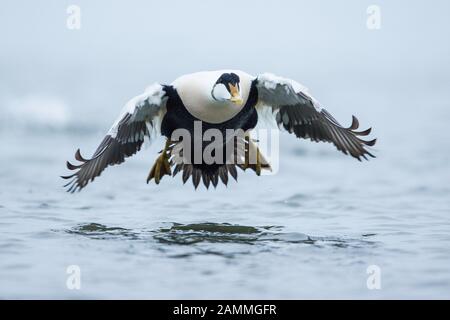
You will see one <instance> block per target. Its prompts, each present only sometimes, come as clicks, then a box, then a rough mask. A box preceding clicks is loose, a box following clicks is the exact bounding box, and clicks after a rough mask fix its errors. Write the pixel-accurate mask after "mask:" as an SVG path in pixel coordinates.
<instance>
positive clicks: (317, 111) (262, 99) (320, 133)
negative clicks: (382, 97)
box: [254, 74, 376, 161]
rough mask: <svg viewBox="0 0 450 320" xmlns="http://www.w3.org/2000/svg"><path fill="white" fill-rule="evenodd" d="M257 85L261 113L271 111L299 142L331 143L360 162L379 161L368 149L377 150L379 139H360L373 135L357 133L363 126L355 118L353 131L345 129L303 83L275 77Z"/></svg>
mask: <svg viewBox="0 0 450 320" xmlns="http://www.w3.org/2000/svg"><path fill="white" fill-rule="evenodd" d="M254 81H255V84H256V88H257V90H258V104H257V109H259V111H264V109H266V108H270V111H271V112H269V114H270V116H271V117H274V118H275V120H276V122H277V124H278V126H279V127H283V128H284V129H285V130H287V131H288V132H290V133H294V134H295V135H296V136H297V137H298V138H304V139H310V140H311V141H315V142H319V141H324V142H331V143H333V144H334V145H335V146H336V148H337V149H338V150H340V151H342V152H343V153H345V154H350V155H351V156H352V157H354V158H356V159H358V160H360V161H361V158H364V159H366V160H367V156H369V157H373V158H374V157H375V156H374V155H373V154H371V153H370V152H369V151H368V150H367V149H366V147H367V146H373V145H374V144H375V142H376V139H374V140H371V141H366V140H362V139H361V138H359V137H360V136H367V135H369V134H370V132H371V128H369V129H367V130H364V131H356V129H358V127H359V122H358V119H357V118H356V117H355V116H353V118H352V124H351V125H350V127H348V128H345V127H343V126H341V125H340V124H339V122H337V120H336V119H334V118H333V116H332V115H331V114H330V113H328V111H326V110H325V109H324V108H322V107H321V106H320V104H319V103H318V102H317V100H315V99H314V98H313V97H312V96H311V95H309V93H308V91H307V89H306V88H305V87H303V86H302V85H300V84H299V83H297V82H295V81H293V80H290V79H284V78H280V77H277V76H274V75H272V74H262V75H259V76H258V77H257V78H256V79H255V80H254ZM262 114H267V112H265V113H264V112H262Z"/></svg>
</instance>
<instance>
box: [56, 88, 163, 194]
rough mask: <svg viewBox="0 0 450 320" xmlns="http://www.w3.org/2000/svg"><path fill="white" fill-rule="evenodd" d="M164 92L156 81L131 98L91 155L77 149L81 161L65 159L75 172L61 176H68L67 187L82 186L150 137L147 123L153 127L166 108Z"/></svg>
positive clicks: (122, 160) (68, 188)
mask: <svg viewBox="0 0 450 320" xmlns="http://www.w3.org/2000/svg"><path fill="white" fill-rule="evenodd" d="M165 94H166V93H165V90H164V87H163V86H161V85H159V84H155V85H153V86H151V87H149V88H148V89H147V90H146V91H145V93H144V94H142V95H139V96H137V97H135V98H133V99H131V100H130V101H129V102H128V103H127V104H126V106H125V108H124V110H123V111H122V113H121V115H120V116H119V118H118V119H117V121H116V122H115V123H114V124H113V126H112V127H111V129H110V130H109V132H108V133H107V135H106V136H105V137H104V139H103V140H102V142H101V143H100V145H99V146H98V147H97V149H96V150H95V152H94V154H93V156H92V158H91V159H86V158H84V157H83V156H82V155H81V152H80V149H78V150H77V151H76V152H75V159H76V160H77V161H79V162H81V163H80V164H76V165H75V164H72V163H70V162H67V163H66V166H67V168H68V169H69V170H76V172H75V173H73V174H71V175H67V176H63V177H62V178H63V179H68V180H70V181H69V182H68V183H67V184H66V185H65V186H64V187H66V188H67V191H68V192H75V191H79V190H81V189H83V188H84V187H85V186H86V185H87V184H88V183H89V182H91V181H93V180H94V179H95V178H96V177H98V176H100V175H101V173H102V172H103V170H105V169H106V168H107V167H108V166H112V165H116V164H121V163H122V162H124V161H125V159H126V158H127V157H130V156H132V155H134V154H135V153H136V152H138V151H139V150H140V149H141V147H142V144H143V143H144V139H145V138H146V137H147V138H151V134H150V130H149V127H150V128H154V127H155V126H156V123H159V122H160V119H161V118H162V117H163V116H164V114H165V112H166V108H165V103H166V101H167V97H166V95H165ZM158 121H159V122H158Z"/></svg>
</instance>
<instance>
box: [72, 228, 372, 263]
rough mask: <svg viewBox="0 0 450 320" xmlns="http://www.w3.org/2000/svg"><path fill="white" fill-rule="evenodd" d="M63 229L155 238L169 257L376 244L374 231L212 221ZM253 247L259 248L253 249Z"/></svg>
mask: <svg viewBox="0 0 450 320" xmlns="http://www.w3.org/2000/svg"><path fill="white" fill-rule="evenodd" d="M65 232H67V233H69V234H72V235H80V236H85V237H89V238H92V239H100V240H112V239H117V240H121V239H123V240H141V241H148V242H155V241H156V243H157V246H158V249H159V250H160V251H162V252H169V251H170V252H172V253H173V251H171V249H173V248H175V247H176V248H178V249H177V250H176V251H177V253H176V254H169V256H172V257H176V258H183V257H189V256H192V255H196V254H215V255H222V256H225V257H233V256H235V255H236V254H244V253H245V254H248V253H256V252H262V251H267V250H269V251H270V250H275V249H274V248H276V247H277V246H279V245H283V244H296V245H305V246H311V245H313V246H314V247H317V248H321V247H335V248H349V247H353V248H360V247H368V246H374V245H376V242H374V241H370V240H368V238H369V237H373V236H375V234H365V235H362V236H361V237H360V238H357V239H355V238H338V237H316V236H309V235H306V234H304V233H300V232H285V231H283V227H281V226H245V225H236V224H229V223H211V222H204V223H195V224H180V223H171V224H170V225H169V226H168V227H160V228H157V229H139V230H132V229H126V228H122V227H108V226H105V225H103V224H99V223H88V224H82V225H78V226H76V227H74V228H72V229H69V230H65ZM255 247H257V248H258V249H256V251H255ZM183 248H184V249H183ZM192 249H194V250H192Z"/></svg>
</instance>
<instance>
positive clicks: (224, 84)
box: [211, 72, 243, 106]
mask: <svg viewBox="0 0 450 320" xmlns="http://www.w3.org/2000/svg"><path fill="white" fill-rule="evenodd" d="M240 91H241V88H240V78H239V76H238V75H237V74H236V73H233V72H231V73H223V74H222V75H221V76H220V77H219V79H217V81H216V83H215V84H214V86H213V87H212V90H211V96H212V98H213V99H214V100H216V101H221V102H229V101H230V102H232V103H234V104H236V105H238V106H240V105H242V103H243V99H242V96H241V92H240Z"/></svg>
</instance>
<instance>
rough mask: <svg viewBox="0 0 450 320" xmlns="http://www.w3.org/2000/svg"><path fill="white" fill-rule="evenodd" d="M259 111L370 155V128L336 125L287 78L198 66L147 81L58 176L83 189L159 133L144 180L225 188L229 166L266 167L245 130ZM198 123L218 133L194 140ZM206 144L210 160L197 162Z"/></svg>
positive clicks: (355, 153) (292, 129)
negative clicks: (89, 150)
mask: <svg viewBox="0 0 450 320" xmlns="http://www.w3.org/2000/svg"><path fill="white" fill-rule="evenodd" d="M267 111H269V112H267ZM262 115H265V116H266V117H267V116H268V117H269V118H271V120H272V121H275V122H276V123H277V124H278V127H279V128H280V129H284V130H286V131H288V132H289V133H294V134H295V135H296V136H297V137H298V138H302V139H309V140H311V141H315V142H319V141H323V142H331V143H333V144H334V145H335V146H336V148H337V149H338V150H339V151H341V152H343V153H345V154H349V155H351V156H352V157H354V158H356V159H358V160H360V161H361V159H366V160H367V159H368V157H373V158H374V157H375V156H374V155H373V154H372V153H370V152H369V151H368V150H367V146H369V147H370V146H373V145H374V144H375V142H376V139H374V140H371V141H366V140H362V139H361V138H360V136H367V135H369V134H370V132H371V128H369V129H367V130H364V131H356V129H358V127H359V123H358V119H357V118H356V117H355V116H353V117H352V124H351V125H350V126H349V127H343V126H341V125H340V124H339V122H338V121H337V120H335V119H334V118H333V116H331V114H330V113H328V111H326V110H325V109H324V108H323V107H322V106H321V105H320V104H319V103H318V101H317V100H316V99H315V98H313V97H312V96H311V95H310V94H309V92H308V90H307V89H306V88H305V87H304V86H302V85H301V84H299V83H297V82H295V81H294V80H291V79H286V78H281V77H278V76H275V75H273V74H268V73H265V74H261V75H258V76H257V77H254V76H251V75H249V74H247V73H245V72H243V71H239V70H220V71H205V72H197V73H192V74H187V75H183V76H181V77H179V78H178V79H176V80H175V81H174V82H172V84H170V85H165V84H158V83H156V84H153V85H151V86H150V87H148V88H147V89H146V90H145V92H144V93H143V94H141V95H138V96H136V97H134V98H133V99H131V100H130V101H129V102H128V103H127V104H126V105H125V107H124V110H123V111H122V113H121V114H120V116H119V117H118V119H117V120H116V121H115V123H114V124H113V125H112V127H111V129H110V130H109V131H108V133H107V134H106V136H105V137H104V139H103V141H102V142H101V143H100V145H99V146H98V148H97V149H96V151H95V152H94V154H93V156H92V158H90V159H86V158H84V157H83V156H82V155H81V153H80V149H78V150H77V151H76V153H75V159H76V160H78V161H79V162H80V163H79V164H77V165H74V164H71V163H70V162H67V168H68V169H70V170H74V171H75V173H73V174H71V175H68V176H63V177H62V178H64V179H69V182H68V183H67V184H66V185H65V187H67V191H69V192H75V191H77V190H78V191H79V190H81V189H83V188H84V187H85V186H86V185H87V184H88V182H90V181H93V180H94V179H95V178H96V177H97V176H99V175H100V174H101V173H102V171H103V170H104V169H105V168H106V167H108V166H111V165H115V164H120V163H122V162H124V161H125V158H127V157H130V156H132V155H134V154H135V153H136V152H138V151H139V150H140V149H141V146H142V144H143V142H144V140H145V139H153V138H155V137H156V136H158V135H162V136H164V137H165V138H166V143H165V146H164V149H163V150H162V151H161V152H160V155H159V156H158V157H157V159H156V161H155V163H154V165H153V167H152V168H151V170H150V173H149V175H148V177H147V183H148V182H149V181H151V180H152V179H153V180H154V181H155V183H156V184H159V183H160V181H161V178H162V177H163V176H165V175H172V176H175V175H176V174H177V173H178V172H182V180H183V182H184V183H186V181H187V180H189V178H190V177H192V182H193V184H194V187H195V188H197V187H198V185H199V184H200V181H203V183H204V185H205V186H206V188H208V187H209V186H210V184H212V185H213V186H214V187H216V186H217V184H218V182H219V178H220V180H221V181H222V182H223V183H224V184H225V185H227V183H228V177H229V175H231V176H232V177H233V178H234V179H235V180H236V181H237V170H236V168H240V169H241V170H244V171H245V170H247V169H251V170H253V171H255V173H256V174H257V175H260V174H261V170H271V167H270V164H269V162H268V161H267V160H266V159H265V157H264V155H263V154H262V153H261V152H260V150H259V148H258V144H257V141H255V140H253V139H251V138H250V132H251V130H252V129H254V128H255V126H256V125H257V123H258V120H259V119H261V118H262ZM198 128H200V129H201V132H202V133H204V132H207V131H208V130H210V131H213V132H214V133H215V134H220V133H221V134H222V136H220V135H219V136H217V135H212V136H214V139H212V138H211V137H210V138H209V139H205V138H204V136H202V137H201V138H199V137H198V134H196V130H197V129H198ZM230 132H231V133H232V134H229V133H230ZM236 132H237V133H236ZM186 134H188V136H186ZM189 134H190V135H191V137H193V139H191V137H189ZM175 136H177V137H178V139H177V138H176V137H175ZM208 148H209V149H210V150H209V151H210V155H211V157H212V158H211V157H210V159H206V158H205V159H203V158H202V157H201V155H203V154H204V153H205V152H206V151H207V149H208ZM211 150H212V151H211ZM192 151H193V152H192ZM198 155H200V157H199V156H198ZM172 169H173V173H172Z"/></svg>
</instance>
